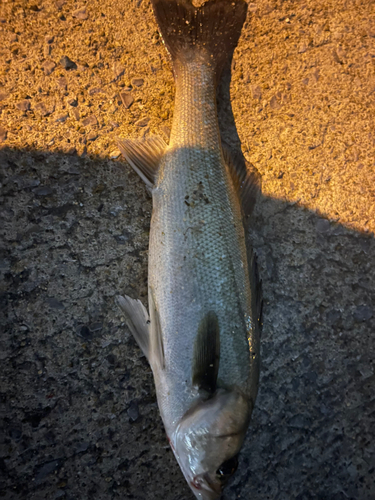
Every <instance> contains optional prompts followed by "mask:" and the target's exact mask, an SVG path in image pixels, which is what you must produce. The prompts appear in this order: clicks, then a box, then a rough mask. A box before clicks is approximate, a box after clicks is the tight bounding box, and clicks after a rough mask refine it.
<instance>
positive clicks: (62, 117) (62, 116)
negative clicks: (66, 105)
mask: <svg viewBox="0 0 375 500" xmlns="http://www.w3.org/2000/svg"><path fill="white" fill-rule="evenodd" d="M68 118H69V115H68V114H64V115H60V116H58V117H57V118H56V121H57V122H60V123H63V122H65V121H66V120H67V119H68Z"/></svg>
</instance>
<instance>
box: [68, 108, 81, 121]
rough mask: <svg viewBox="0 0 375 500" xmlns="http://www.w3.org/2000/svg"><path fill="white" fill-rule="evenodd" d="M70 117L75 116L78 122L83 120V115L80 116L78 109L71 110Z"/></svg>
mask: <svg viewBox="0 0 375 500" xmlns="http://www.w3.org/2000/svg"><path fill="white" fill-rule="evenodd" d="M70 115H71V116H73V117H74V118H75V119H76V120H77V121H79V120H80V119H81V115H80V113H79V111H78V109H76V108H73V109H71V110H70Z"/></svg>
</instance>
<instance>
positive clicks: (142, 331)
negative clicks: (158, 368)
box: [117, 295, 150, 362]
mask: <svg viewBox="0 0 375 500" xmlns="http://www.w3.org/2000/svg"><path fill="white" fill-rule="evenodd" d="M117 303H118V305H119V306H120V307H121V309H122V310H123V311H124V313H125V318H126V324H127V325H128V328H129V330H130V332H131V333H132V335H133V337H134V338H135V340H136V342H137V344H138V345H139V347H140V348H141V349H142V352H143V354H144V355H145V356H146V358H147V359H148V361H149V362H150V318H149V316H148V313H147V310H146V308H145V306H144V305H143V304H142V302H141V301H140V300H135V299H131V298H130V297H128V296H127V295H125V297H122V296H121V295H120V296H119V297H117Z"/></svg>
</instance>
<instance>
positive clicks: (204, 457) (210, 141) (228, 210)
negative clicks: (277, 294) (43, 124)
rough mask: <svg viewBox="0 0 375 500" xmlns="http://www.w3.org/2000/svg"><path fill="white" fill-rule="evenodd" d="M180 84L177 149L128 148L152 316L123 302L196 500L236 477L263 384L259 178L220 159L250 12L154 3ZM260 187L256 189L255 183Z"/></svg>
mask: <svg viewBox="0 0 375 500" xmlns="http://www.w3.org/2000/svg"><path fill="white" fill-rule="evenodd" d="M152 7H153V11H154V15H155V18H156V21H157V24H158V27H159V31H160V34H161V37H162V40H163V42H164V45H165V46H166V49H167V51H168V52H169V54H170V57H171V61H172V67H173V73H174V77H175V84H176V96H175V106H174V115H173V123H172V129H171V135H170V140H169V144H166V143H165V142H164V140H163V139H162V138H160V137H158V136H156V137H149V138H147V139H144V140H131V139H119V140H118V146H119V148H120V150H121V152H122V154H123V156H124V157H125V159H126V161H127V163H129V164H130V166H131V167H132V168H133V169H134V170H135V172H137V173H138V175H139V176H140V177H141V179H142V180H143V181H144V183H145V184H146V187H147V189H148V190H149V191H150V192H151V194H152V205H153V208H152V216H151V227H150V239H149V254H148V257H149V262H148V307H149V312H148V311H147V309H146V307H145V306H144V305H143V303H142V302H141V301H140V300H139V299H133V298H131V297H128V296H119V297H118V303H119V305H120V307H121V308H122V310H123V312H124V316H125V320H126V324H127V326H128V328H129V330H130V332H131V333H132V335H133V336H134V338H135V340H136V341H137V343H138V345H139V347H140V348H141V350H142V351H143V353H144V355H145V356H146V357H147V359H148V362H149V364H150V366H151V369H152V372H153V377H154V382H155V389H156V396H157V401H158V406H159V411H160V414H161V417H162V420H163V423H164V427H165V430H166V434H167V437H168V440H169V443H170V446H171V448H172V450H173V452H174V455H175V457H176V459H177V462H178V463H179V465H180V468H181V470H182V473H183V475H184V476H185V479H186V481H187V483H188V484H189V486H190V488H191V490H192V492H193V493H194V495H195V497H196V498H197V499H200V500H213V499H216V498H219V497H220V496H221V494H222V491H223V488H224V487H225V485H226V484H227V482H228V480H229V479H230V477H231V476H232V475H233V474H234V472H235V470H236V468H237V463H238V455H239V452H240V449H241V447H242V444H243V442H244V438H245V434H246V431H247V428H248V426H249V422H250V417H251V414H252V411H253V408H254V404H255V400H256V396H257V391H258V380H259V364H260V332H261V323H262V320H261V315H262V291H261V280H260V279H259V274H258V270H257V265H256V257H255V253H254V252H253V250H252V249H251V246H250V245H249V243H248V241H247V240H248V238H247V232H246V221H247V220H248V218H249V216H250V215H251V212H252V209H253V207H254V203H255V201H254V200H256V193H257V191H258V189H259V185H257V178H256V176H255V175H254V173H253V172H251V169H249V168H247V165H246V163H245V161H244V159H241V158H239V157H238V156H237V157H236V155H233V154H232V153H231V152H230V151H229V150H228V149H227V148H225V147H223V144H222V141H221V138H220V132H219V124H218V116H217V108H216V89H217V85H218V82H219V80H220V75H221V73H222V70H223V68H224V66H225V64H227V61H228V60H230V59H231V57H232V55H233V51H234V49H235V47H236V45H237V42H238V39H239V37H240V33H241V29H242V25H243V23H244V21H245V18H246V13H247V4H246V2H245V1H244V0H209V1H207V2H205V3H204V4H203V5H202V6H201V7H199V8H198V7H195V6H194V5H193V3H191V1H190V0H152ZM258 184H259V183H258Z"/></svg>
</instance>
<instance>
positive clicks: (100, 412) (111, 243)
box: [0, 0, 375, 500]
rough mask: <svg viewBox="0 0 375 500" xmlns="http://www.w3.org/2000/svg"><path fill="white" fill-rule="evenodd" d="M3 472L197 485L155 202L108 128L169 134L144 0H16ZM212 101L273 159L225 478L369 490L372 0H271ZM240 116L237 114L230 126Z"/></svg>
mask: <svg viewBox="0 0 375 500" xmlns="http://www.w3.org/2000/svg"><path fill="white" fill-rule="evenodd" d="M0 39H1V40H2V41H1V43H0V60H1V63H0V99H1V101H0V113H1V114H0V141H1V144H0V146H1V148H2V149H1V151H0V167H1V185H2V186H1V208H0V211H1V224H0V231H1V243H0V245H1V246H0V252H1V253H0V271H1V285H0V286H1V320H0V321H1V337H0V340H1V348H0V356H1V374H0V376H1V379H0V380H1V381H0V392H1V419H2V423H1V431H2V436H1V451H0V453H1V460H0V470H1V476H2V479H1V486H0V496H1V497H2V498H5V499H9V500H16V499H24V498H25V499H26V498H27V499H30V500H41V499H48V500H50V499H60V498H61V499H66V500H73V499H74V500H75V499H93V498H95V499H100V500H101V499H103V500H107V499H115V498H125V499H149V498H150V499H155V500H161V499H163V500H172V499H173V500H178V499H180V500H182V499H191V498H192V495H191V493H190V491H189V488H188V486H187V485H186V484H185V480H184V479H183V477H182V474H181V472H180V471H179V468H178V466H177V463H176V462H175V460H174V457H173V454H172V452H171V451H170V449H169V447H168V443H167V440H166V438H165V435H164V431H163V427H162V423H161V420H160V417H159V413H158V409H157V404H156V398H155V390H154V386H153V380H152V374H151V370H150V368H149V367H148V364H147V362H146V360H145V358H144V357H143V356H142V354H141V352H140V350H139V348H138V347H137V345H136V344H135V342H134V341H133V339H132V338H131V336H130V333H129V331H128V330H127V328H126V327H125V325H124V318H123V317H122V316H121V312H120V311H119V310H118V308H117V306H116V304H115V301H114V298H115V296H116V294H117V293H119V292H122V293H127V294H129V295H131V296H133V297H139V298H141V299H142V300H143V301H144V303H146V291H147V246H148V232H149V223H150V213H151V201H150V198H149V197H148V195H147V193H146V192H145V189H144V187H143V185H142V182H141V181H140V180H139V179H138V178H137V176H136V175H135V174H134V173H133V172H132V171H131V169H130V168H129V166H127V165H126V164H125V162H124V161H123V160H121V158H120V157H119V152H118V150H117V147H116V143H115V137H116V136H121V137H140V136H148V135H151V134H159V135H163V136H164V138H167V137H168V133H169V132H168V130H169V129H168V128H169V127H170V124H171V118H172V115H173V96H174V83H173V76H172V73H171V68H170V64H169V62H168V58H167V55H166V53H165V50H164V47H163V45H162V44H161V42H160V40H159V38H158V34H157V28H156V25H155V22H154V20H153V16H152V12H151V8H150V5H149V3H148V1H146V0H134V1H133V0H122V1H119V0H113V1H109V0H102V1H100V2H99V1H98V0H92V1H91V2H87V3H85V2H84V1H83V2H74V1H72V0H66V1H65V0H57V1H55V2H53V1H50V0H43V1H42V0H35V2H32V1H26V0H23V1H19V0H16V1H3V2H2V4H1V13H0ZM218 100H219V105H220V113H219V114H220V123H221V129H222V135H223V139H224V140H225V142H226V143H227V144H229V145H230V146H231V147H232V148H234V149H236V148H237V149H238V148H239V147H240V146H241V147H242V151H243V153H244V155H245V157H246V158H247V160H249V161H250V162H252V163H253V164H254V165H255V166H256V167H257V168H258V170H259V172H260V173H261V175H262V182H263V194H262V197H261V199H260V200H259V203H258V205H257V207H256V211H255V214H254V217H253V223H252V227H251V239H252V242H253V245H254V247H255V250H256V252H257V254H258V260H259V264H260V274H261V277H262V279H263V288H264V296H265V309H264V329H263V335H262V371H261V379H260V387H259V396H258V399H257V404H256V408H255V411H254V413H253V418H252V423H251V426H250V429H249V432H248V436H247V439H246V443H245V445H244V448H243V452H242V455H241V462H240V466H239V470H238V472H237V474H236V476H235V478H234V480H233V482H232V484H231V485H230V486H229V487H228V489H227V490H226V492H225V495H224V498H225V499H227V500H234V499H238V498H241V499H251V500H265V499H273V500H289V499H295V500H297V499H298V500H310V499H311V500H312V499H314V500H315V499H319V500H341V499H342V500H345V499H354V500H373V499H374V498H375V390H374V389H375V374H374V347H375V338H374V327H375V314H374V305H375V292H374V288H375V266H374V264H375V243H374V231H375V217H374V216H375V208H374V207H375V204H374V190H375V188H374V186H375V173H374V172H375V168H374V167H375V154H374V145H375V132H374V130H375V127H374V125H375V124H374V121H375V120H374V116H375V4H374V2H373V1H371V0H357V1H350V0H347V1H340V0H338V1H333V0H306V1H303V0H301V1H300V2H293V1H278V0H269V1H258V2H256V3H251V4H249V12H248V18H247V21H246V24H245V26H244V29H243V34H242V37H241V39H240V42H239V45H238V48H237V49H236V52H235V54H234V57H233V61H232V80H231V83H230V84H229V73H228V71H227V72H226V75H224V83H223V84H222V85H221V87H220V90H219V93H218ZM234 123H235V124H236V128H235V126H234Z"/></svg>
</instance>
